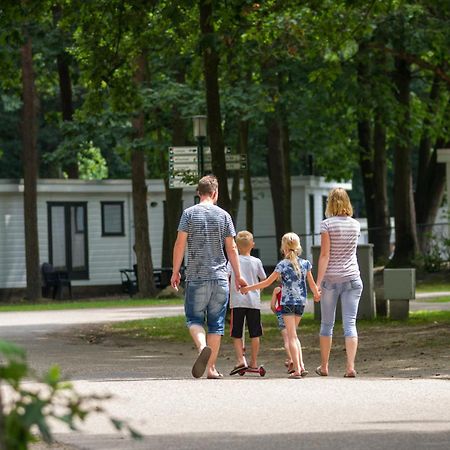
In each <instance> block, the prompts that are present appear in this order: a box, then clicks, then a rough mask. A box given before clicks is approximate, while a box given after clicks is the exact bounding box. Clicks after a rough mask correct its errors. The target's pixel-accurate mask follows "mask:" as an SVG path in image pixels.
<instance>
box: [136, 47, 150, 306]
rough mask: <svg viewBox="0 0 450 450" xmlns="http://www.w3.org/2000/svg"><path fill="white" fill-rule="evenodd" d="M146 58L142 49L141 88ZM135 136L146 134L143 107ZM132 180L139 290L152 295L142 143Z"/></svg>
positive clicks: (138, 72)
mask: <svg viewBox="0 0 450 450" xmlns="http://www.w3.org/2000/svg"><path fill="white" fill-rule="evenodd" d="M145 71H146V58H145V55H144V54H143V53H142V54H141V55H140V56H139V57H138V60H137V68H136V73H135V76H134V82H135V83H136V85H137V86H138V88H141V87H142V85H143V83H144V80H145ZM132 125H133V129H134V139H136V140H141V139H143V138H144V136H145V116H144V112H143V111H142V109H141V110H140V111H139V112H138V114H137V116H136V117H134V118H133V119H132ZM131 184H132V196H133V215H134V235H135V238H134V239H135V251H136V262H137V267H138V278H139V294H140V295H141V296H142V297H152V296H154V295H155V293H156V288H155V281H154V278H153V263H152V256H151V248H150V234H149V227H148V208H147V184H146V182H145V156H144V151H143V150H142V148H141V147H140V146H135V147H134V148H133V149H132V150H131Z"/></svg>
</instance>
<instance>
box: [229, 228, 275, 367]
mask: <svg viewBox="0 0 450 450" xmlns="http://www.w3.org/2000/svg"><path fill="white" fill-rule="evenodd" d="M236 245H237V248H238V251H239V265H240V269H241V276H242V277H243V278H244V279H245V280H246V281H247V282H248V283H249V284H254V283H257V282H258V281H262V280H265V279H266V272H265V271H264V268H263V265H262V262H261V260H260V259H258V258H255V257H254V256H251V255H250V252H251V250H252V248H253V247H254V246H255V242H254V240H253V235H252V233H250V232H249V231H240V232H239V233H238V234H237V236H236ZM228 273H229V274H230V275H231V283H230V286H231V289H230V308H231V337H232V338H233V345H234V350H235V353H236V365H235V367H234V368H233V370H232V371H231V372H230V375H234V374H236V373H238V372H239V371H241V370H242V369H247V368H248V367H250V368H257V367H258V362H257V358H258V352H259V345H260V339H259V338H260V336H262V326H261V298H260V292H259V291H252V292H249V293H248V294H247V295H243V294H241V293H240V292H238V291H237V290H236V288H234V285H235V283H234V278H235V273H234V270H232V267H231V265H230V264H229V263H228ZM244 321H246V322H247V328H248V331H249V335H250V339H251V359H250V365H248V364H247V360H246V358H245V354H244V340H243V336H244Z"/></svg>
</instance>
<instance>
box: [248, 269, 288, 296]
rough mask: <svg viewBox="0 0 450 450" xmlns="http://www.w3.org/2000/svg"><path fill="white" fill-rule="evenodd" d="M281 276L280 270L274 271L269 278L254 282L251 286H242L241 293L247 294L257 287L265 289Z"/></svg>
mask: <svg viewBox="0 0 450 450" xmlns="http://www.w3.org/2000/svg"><path fill="white" fill-rule="evenodd" d="M278 276H279V273H278V272H272V273H271V275H270V276H269V278H266V279H265V280H263V281H260V282H259V283H256V284H252V285H251V286H244V287H241V293H242V294H246V293H247V292H248V291H254V290H256V289H264V288H265V287H267V286H270V285H271V284H272V283H274V282H275V281H276V280H277V278H278Z"/></svg>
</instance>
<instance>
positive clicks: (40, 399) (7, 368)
mask: <svg viewBox="0 0 450 450" xmlns="http://www.w3.org/2000/svg"><path fill="white" fill-rule="evenodd" d="M0 357H1V358H0V388H2V384H6V385H9V387H10V388H11V389H10V392H11V399H9V392H8V400H6V401H5V400H4V399H3V398H2V390H0V450H27V449H28V444H30V443H32V442H36V441H38V440H39V439H42V440H44V441H45V442H48V443H51V442H52V441H53V437H52V432H51V429H50V426H49V423H48V421H49V419H56V420H58V421H60V422H62V423H64V424H65V425H67V426H68V427H69V428H71V429H72V430H75V429H76V423H77V422H78V421H81V422H83V421H84V420H85V419H86V417H87V416H88V415H89V414H91V413H93V412H96V413H104V410H103V409H102V407H101V402H102V401H104V400H106V399H108V398H110V397H109V396H95V395H90V396H83V395H80V394H78V393H77V392H76V391H75V389H74V387H73V386H72V384H71V383H69V382H66V381H63V380H61V373H60V369H59V367H58V366H52V367H50V368H49V369H48V371H47V372H46V373H45V374H44V375H43V376H42V377H38V376H36V375H35V374H34V373H33V372H32V371H31V369H30V368H29V367H28V365H27V362H26V354H25V351H24V350H23V349H22V348H21V347H18V346H16V345H14V344H11V343H9V342H6V341H1V340H0ZM25 378H26V379H27V380H30V381H37V382H39V384H38V385H34V386H33V387H24V383H23V381H24V379H25ZM3 392H4V393H5V392H6V390H3ZM110 420H111V423H112V424H113V426H114V427H115V428H116V429H117V430H125V431H127V432H128V433H129V434H130V435H131V436H132V437H134V438H139V437H140V435H139V433H137V432H136V431H135V430H133V429H131V428H130V427H129V426H128V425H127V424H126V423H124V422H123V421H121V420H117V419H113V418H110Z"/></svg>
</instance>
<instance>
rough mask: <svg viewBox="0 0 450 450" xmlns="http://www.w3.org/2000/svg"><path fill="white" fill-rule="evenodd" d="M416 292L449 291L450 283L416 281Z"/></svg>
mask: <svg viewBox="0 0 450 450" xmlns="http://www.w3.org/2000/svg"><path fill="white" fill-rule="evenodd" d="M416 291H417V292H450V283H446V282H431V281H428V282H423V283H419V282H418V283H417V286H416Z"/></svg>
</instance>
